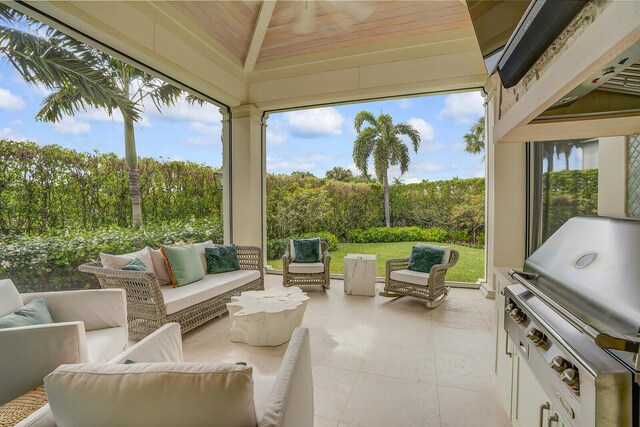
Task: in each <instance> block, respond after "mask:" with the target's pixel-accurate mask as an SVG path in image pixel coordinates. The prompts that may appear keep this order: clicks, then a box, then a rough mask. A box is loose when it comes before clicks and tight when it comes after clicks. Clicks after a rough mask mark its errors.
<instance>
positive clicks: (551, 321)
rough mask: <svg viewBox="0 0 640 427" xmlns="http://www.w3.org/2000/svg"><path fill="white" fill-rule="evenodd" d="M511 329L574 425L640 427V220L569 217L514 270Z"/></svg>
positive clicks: (508, 309) (508, 315)
mask: <svg viewBox="0 0 640 427" xmlns="http://www.w3.org/2000/svg"><path fill="white" fill-rule="evenodd" d="M511 275H512V277H513V278H514V279H516V280H517V281H518V282H519V283H518V284H515V285H511V286H508V287H506V288H505V296H506V298H505V329H506V331H507V333H508V334H509V336H510V338H511V339H512V340H513V341H514V342H515V343H516V344H517V345H516V348H518V349H519V351H520V354H521V355H522V356H523V358H524V359H525V360H526V361H527V363H528V364H529V366H530V367H531V369H532V370H533V372H534V373H535V375H536V378H537V379H538V381H539V382H540V383H541V385H542V386H543V388H544V389H545V391H546V393H547V394H548V395H549V396H550V398H551V399H553V400H554V404H555V406H557V407H559V408H562V412H563V418H564V419H563V420H562V421H563V423H564V424H569V425H573V426H607V427H608V426H616V427H618V426H620V427H625V426H638V425H639V424H640V421H639V418H638V410H639V406H640V397H639V395H640V393H639V391H638V389H639V385H638V383H639V382H640V368H639V363H640V362H639V356H638V353H639V351H640V221H638V220H625V219H613V218H604V217H576V218H573V219H571V220H569V221H568V222H567V223H566V224H565V225H563V226H562V227H561V228H560V229H559V230H558V231H557V232H556V233H555V234H554V235H553V236H551V237H550V238H549V239H548V240H547V241H546V242H545V243H544V244H543V245H542V246H541V247H540V248H539V249H538V250H537V251H535V252H534V253H533V254H532V255H531V256H530V257H529V258H528V259H527V260H526V262H525V265H524V268H523V271H522V272H516V271H513V272H511Z"/></svg>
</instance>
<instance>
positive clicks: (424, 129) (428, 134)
mask: <svg viewBox="0 0 640 427" xmlns="http://www.w3.org/2000/svg"><path fill="white" fill-rule="evenodd" d="M407 123H409V124H410V125H411V126H413V127H414V128H415V129H416V130H417V131H418V132H420V139H421V140H422V142H426V141H433V138H435V137H436V132H435V131H434V130H433V126H431V124H430V123H428V122H427V121H426V120H424V119H419V118H417V117H414V118H411V119H409V120H407Z"/></svg>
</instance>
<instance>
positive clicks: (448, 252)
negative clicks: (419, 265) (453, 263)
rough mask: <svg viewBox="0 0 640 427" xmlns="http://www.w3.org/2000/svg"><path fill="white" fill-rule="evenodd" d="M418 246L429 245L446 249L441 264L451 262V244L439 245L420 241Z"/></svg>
mask: <svg viewBox="0 0 640 427" xmlns="http://www.w3.org/2000/svg"><path fill="white" fill-rule="evenodd" d="M416 246H428V247H430V248H435V249H440V250H442V251H444V254H443V255H442V262H441V263H440V264H447V263H448V262H449V258H450V257H451V246H438V245H430V244H428V243H418V244H416Z"/></svg>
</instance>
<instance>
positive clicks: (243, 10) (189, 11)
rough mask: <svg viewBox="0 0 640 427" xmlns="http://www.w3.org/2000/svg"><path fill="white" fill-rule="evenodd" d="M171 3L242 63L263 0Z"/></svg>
mask: <svg viewBox="0 0 640 427" xmlns="http://www.w3.org/2000/svg"><path fill="white" fill-rule="evenodd" d="M170 3H171V4H172V5H173V7H175V8H176V9H177V10H178V11H179V12H180V13H182V14H183V15H184V16H185V17H187V18H188V19H189V20H190V21H192V22H193V24H194V25H197V26H198V27H200V28H201V29H202V30H204V31H205V32H206V33H207V34H209V35H210V36H211V37H213V38H214V39H215V40H216V41H217V42H218V43H220V44H221V45H223V46H224V47H225V48H226V49H227V50H228V51H229V52H231V54H233V55H234V56H235V57H236V58H238V59H239V60H240V61H243V62H244V60H245V57H246V55H247V51H248V50H249V44H250V43H251V36H252V35H253V28H254V26H255V24H256V19H257V16H258V12H259V11H260V4H261V3H262V2H260V1H180V0H178V1H171V2H170Z"/></svg>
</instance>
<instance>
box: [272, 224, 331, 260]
mask: <svg viewBox="0 0 640 427" xmlns="http://www.w3.org/2000/svg"><path fill="white" fill-rule="evenodd" d="M311 237H319V238H320V240H322V241H323V242H327V244H328V245H329V250H330V251H337V250H338V238H337V237H336V236H335V235H334V234H331V233H329V232H327V231H320V232H318V233H303V234H300V235H298V236H295V237H292V239H307V238H311ZM288 243H289V239H273V240H269V241H267V259H278V258H282V256H283V255H284V253H285V250H286V248H287V244H288Z"/></svg>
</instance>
